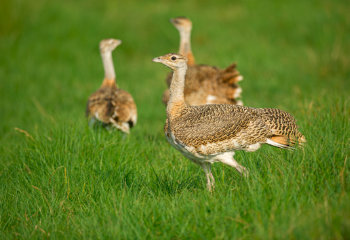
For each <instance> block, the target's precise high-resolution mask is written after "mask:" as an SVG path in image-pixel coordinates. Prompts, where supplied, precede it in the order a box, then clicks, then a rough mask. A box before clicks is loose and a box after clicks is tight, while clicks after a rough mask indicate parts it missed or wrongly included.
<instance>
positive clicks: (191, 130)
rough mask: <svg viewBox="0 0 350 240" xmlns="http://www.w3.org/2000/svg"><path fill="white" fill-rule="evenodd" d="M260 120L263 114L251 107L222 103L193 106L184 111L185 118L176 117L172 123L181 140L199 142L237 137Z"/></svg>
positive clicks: (190, 143)
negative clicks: (179, 119) (178, 118)
mask: <svg viewBox="0 0 350 240" xmlns="http://www.w3.org/2000/svg"><path fill="white" fill-rule="evenodd" d="M257 123H258V124H260V125H261V121H259V116H258V115H256V114H254V112H252V111H251V110H250V109H249V108H245V107H239V106H234V105H228V104H222V105H221V104H220V105H203V106H196V107H190V108H188V110H187V111H186V110H185V111H184V112H183V113H182V115H181V121H179V122H178V123H176V120H175V121H174V123H171V126H172V132H173V133H174V135H175V136H176V138H177V139H178V140H180V141H181V142H183V143H184V144H186V145H192V146H194V145H196V146H199V145H206V144H208V143H215V142H221V141H225V140H229V139H234V138H235V137H236V136H237V135H238V134H239V133H240V132H241V131H243V130H246V129H247V128H250V127H251V126H252V125H256V124H257ZM260 127H261V128H264V126H263V125H262V126H260Z"/></svg>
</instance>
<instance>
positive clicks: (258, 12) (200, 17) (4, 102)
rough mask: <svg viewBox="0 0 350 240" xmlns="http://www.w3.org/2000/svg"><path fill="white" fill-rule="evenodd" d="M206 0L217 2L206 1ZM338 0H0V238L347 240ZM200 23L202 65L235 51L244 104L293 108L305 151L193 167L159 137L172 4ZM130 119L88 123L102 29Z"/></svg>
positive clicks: (346, 85) (349, 218)
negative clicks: (208, 184)
mask: <svg viewBox="0 0 350 240" xmlns="http://www.w3.org/2000/svg"><path fill="white" fill-rule="evenodd" d="M214 2H215V3H214ZM349 12H350V6H349V4H348V3H347V1H345V0H344V1H325V0H321V1H301V0H300V1H295V0H290V1H289V0H288V1H277V0H276V1H269V2H266V1H258V0H256V1H253V0H248V1H234V2H233V1H221V2H219V1H174V2H170V1H149V2H146V1H144V2H132V1H112V0H111V1H92V0H87V1H68V0H64V1H55V2H54V1H45V0H36V1H24V0H23V1H22V0H14V1H12V0H5V1H2V3H1V8H0V109H1V114H0V238H1V239H22V238H25V239H27V238H50V237H52V238H57V239H59V238H67V239H81V238H91V239H103V238H106V239H113V238H114V239H116V238H117V239H188V238H192V239H233V238H237V239H349V238H350V230H349V229H350V204H349V203H350V194H349V191H350V185H349V183H350V182H349V180H350V177H349V170H350V169H349V161H350V159H348V157H349V151H350V150H349V149H350V143H349V138H350V124H349V119H350V113H349V109H350V98H349V93H350V57H349V56H350V38H349V31H350V15H349V14H348V13H349ZM179 15H180V16H181V15H184V16H188V17H190V18H191V19H192V20H193V22H194V30H193V40H192V43H193V50H194V54H195V56H196V59H197V62H199V63H211V64H213V65H217V66H220V67H224V66H227V65H228V64H230V63H231V62H232V61H237V62H238V64H239V70H240V71H241V73H242V74H243V75H244V77H245V79H244V81H243V82H242V84H241V85H242V88H243V100H244V103H245V105H247V106H253V107H278V108H281V109H283V110H286V111H289V112H291V113H292V114H293V115H294V116H295V117H296V119H297V120H298V124H299V126H300V129H301V131H302V132H303V133H304V134H305V136H306V137H307V139H308V144H307V146H306V147H305V148H304V149H303V150H301V149H299V150H296V151H285V150H280V149H275V148H272V147H269V146H264V147H262V148H261V149H260V150H259V151H257V152H255V153H245V152H237V154H236V159H237V160H238V161H239V162H240V163H242V164H243V165H244V166H246V167H247V168H248V169H249V171H250V177H249V178H248V179H243V178H242V177H241V176H240V175H238V174H237V173H236V171H235V170H234V169H231V168H229V167H226V166H223V165H221V164H215V165H214V176H215V177H216V181H217V185H216V191H215V192H214V193H213V194H210V193H208V192H207V190H206V188H205V177H204V174H203V172H202V170H201V169H200V168H199V167H198V166H196V165H194V164H193V163H191V162H190V161H188V160H187V159H185V158H184V157H183V156H182V155H181V154H179V153H178V152H176V151H175V150H174V149H172V148H171V147H170V146H169V145H168V143H167V142H166V140H165V137H164V136H163V132H162V127H163V123H164V120H165V109H164V106H162V104H161V94H162V91H163V90H164V88H165V83H164V78H165V76H166V74H167V72H168V70H167V69H166V68H165V67H163V66H160V65H159V64H155V63H152V62H151V59H152V58H153V57H156V56H159V55H162V54H165V53H168V52H176V51H177V48H178V34H177V32H176V30H175V28H173V27H172V26H171V24H170V23H169V22H168V19H169V18H170V17H174V16H179ZM106 37H116V38H120V39H122V40H123V44H122V45H121V46H120V47H118V49H117V50H116V51H115V54H114V60H115V64H116V71H117V78H118V83H119V85H120V86H121V87H122V88H124V89H126V90H128V91H129V92H131V93H132V94H133V96H134V98H135V101H136V103H137V105H138V113H139V122H138V124H137V126H136V127H135V128H134V129H133V131H132V133H131V135H130V136H128V137H126V138H123V136H122V135H121V134H119V133H118V132H113V133H108V132H106V131H104V130H103V129H97V130H96V131H91V130H90V129H89V128H88V127H87V123H86V119H85V118H84V110H85V103H86V100H87V97H88V96H89V94H90V93H91V92H93V91H94V90H95V89H97V88H98V87H99V85H100V83H101V81H102V78H103V69H102V64H101V60H100V56H99V51H98V42H99V41H100V40H101V39H102V38H106Z"/></svg>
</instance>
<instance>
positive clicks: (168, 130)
mask: <svg viewBox="0 0 350 240" xmlns="http://www.w3.org/2000/svg"><path fill="white" fill-rule="evenodd" d="M153 61H154V62H160V63H162V64H164V65H166V66H168V67H170V68H171V69H172V70H173V71H174V74H173V78H172V81H171V85H170V99H169V102H168V105H167V120H166V124H165V127H164V131H165V135H166V137H167V139H168V141H169V142H170V144H171V145H173V146H174V147H175V148H176V149H177V150H179V151H180V152H181V153H182V154H183V155H184V156H185V157H187V158H189V159H190V160H192V161H193V162H195V163H197V164H198V165H200V166H201V167H202V168H203V169H204V171H205V174H206V177H207V186H208V189H209V190H210V191H211V190H212V189H213V187H214V183H215V180H214V177H213V175H212V173H211V164H212V163H214V162H222V163H224V164H227V165H229V166H231V167H234V168H235V169H236V170H237V171H238V172H240V173H241V174H244V175H247V173H248V172H247V170H246V169H245V168H244V167H243V166H241V165H240V164H239V163H238V162H236V161H235V160H234V158H233V155H234V151H236V150H244V151H248V152H252V151H256V150H257V149H258V148H259V147H260V145H261V144H264V143H266V144H269V145H272V146H275V147H279V148H293V146H294V145H296V144H297V143H303V142H305V141H306V140H305V137H304V136H303V135H302V134H301V133H300V132H299V131H298V127H297V125H296V123H295V119H294V118H293V116H292V115H290V114H289V113H287V112H284V111H282V110H279V109H273V108H250V107H244V106H238V105H232V104H209V105H201V106H189V105H188V104H187V103H186V101H185V97H184V88H185V75H186V70H187V64H186V62H187V58H186V57H185V56H182V55H178V54H167V55H164V56H161V57H157V58H154V59H153Z"/></svg>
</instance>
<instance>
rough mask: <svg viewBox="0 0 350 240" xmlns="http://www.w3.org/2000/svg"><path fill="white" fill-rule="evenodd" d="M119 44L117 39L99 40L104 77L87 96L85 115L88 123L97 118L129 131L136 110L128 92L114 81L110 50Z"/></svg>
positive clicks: (125, 131) (134, 121)
mask: <svg viewBox="0 0 350 240" xmlns="http://www.w3.org/2000/svg"><path fill="white" fill-rule="evenodd" d="M120 44H121V41H120V40H118V39H105V40H102V41H101V42H100V52H101V56H102V61H103V67H104V70H105V78H104V80H103V82H102V85H101V87H100V88H99V89H98V90H97V91H96V92H94V93H93V94H91V96H90V97H89V100H88V102H87V107H86V115H87V117H88V118H89V124H90V125H92V124H94V122H95V121H96V120H97V121H100V122H102V123H103V124H104V125H105V126H112V127H115V128H117V129H119V130H121V131H122V132H124V133H129V131H130V128H132V127H133V126H135V124H136V120H137V110H136V104H135V102H134V99H133V98H132V96H131V95H130V93H128V92H126V91H124V90H122V89H120V88H118V86H117V84H116V82H115V78H116V77H115V71H114V65H113V59H112V51H113V50H114V49H115V48H116V47H117V46H119V45H120Z"/></svg>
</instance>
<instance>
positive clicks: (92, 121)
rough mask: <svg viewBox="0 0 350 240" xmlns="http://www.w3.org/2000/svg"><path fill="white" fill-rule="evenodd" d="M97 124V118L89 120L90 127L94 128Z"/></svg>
mask: <svg viewBox="0 0 350 240" xmlns="http://www.w3.org/2000/svg"><path fill="white" fill-rule="evenodd" d="M95 122H96V118H94V117H92V118H90V119H89V127H90V128H93V127H94V125H95Z"/></svg>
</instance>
